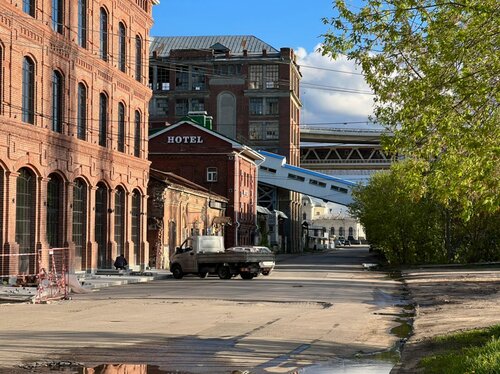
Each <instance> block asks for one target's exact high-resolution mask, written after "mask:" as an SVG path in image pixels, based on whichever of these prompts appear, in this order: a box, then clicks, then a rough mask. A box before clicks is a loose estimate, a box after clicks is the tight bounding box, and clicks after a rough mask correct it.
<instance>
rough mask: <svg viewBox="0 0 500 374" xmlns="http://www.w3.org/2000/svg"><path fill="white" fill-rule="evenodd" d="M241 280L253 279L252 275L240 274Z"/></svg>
mask: <svg viewBox="0 0 500 374" xmlns="http://www.w3.org/2000/svg"><path fill="white" fill-rule="evenodd" d="M240 276H241V279H253V277H254V275H253V274H252V273H248V272H246V271H245V272H243V273H240Z"/></svg>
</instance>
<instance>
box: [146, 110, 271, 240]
mask: <svg viewBox="0 0 500 374" xmlns="http://www.w3.org/2000/svg"><path fill="white" fill-rule="evenodd" d="M197 121H198V122H197ZM199 123H202V124H205V125H206V126H207V127H204V126H201V125H200V124H199ZM209 127H210V121H208V119H207V118H206V116H205V115H204V114H202V115H201V116H197V118H194V119H191V118H190V117H186V118H185V119H183V120H181V121H179V122H178V123H176V124H174V125H171V126H168V127H166V128H164V129H161V130H160V131H156V132H155V133H154V134H151V135H150V137H149V159H150V161H151V162H152V167H153V168H155V169H158V170H161V171H167V172H172V173H174V174H176V175H179V176H181V177H183V178H186V179H188V180H190V181H192V182H194V183H196V184H198V185H200V186H202V187H204V188H206V189H207V190H208V191H210V192H213V193H215V194H218V195H221V196H224V197H226V198H227V199H228V204H227V208H226V216H227V217H229V218H230V220H231V225H228V226H227V227H226V228H225V231H224V234H225V245H226V247H232V246H235V245H244V244H246V245H252V244H254V243H255V236H256V234H257V232H256V231H257V228H258V227H257V167H258V165H257V163H258V162H259V161H262V160H263V157H262V156H261V155H260V154H259V153H257V152H256V151H254V150H252V149H251V148H249V147H247V146H245V145H242V144H240V143H238V142H236V141H234V140H232V139H230V138H227V137H225V136H224V135H221V134H219V133H218V132H215V131H212V130H211V129H210V128H209Z"/></svg>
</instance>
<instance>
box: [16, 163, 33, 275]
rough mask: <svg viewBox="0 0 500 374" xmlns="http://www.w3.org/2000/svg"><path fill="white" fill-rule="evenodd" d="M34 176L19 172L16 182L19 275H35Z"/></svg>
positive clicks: (26, 171) (30, 173) (22, 171)
mask: <svg viewBox="0 0 500 374" xmlns="http://www.w3.org/2000/svg"><path fill="white" fill-rule="evenodd" d="M35 196H36V180H35V174H34V173H33V172H32V171H31V170H30V169H28V168H22V169H20V170H19V176H18V177H17V181H16V242H17V244H18V245H19V255H20V256H19V268H18V270H19V273H20V274H34V273H35V262H36V261H35V260H36V259H35V226H36V225H35V214H36V212H35V210H36V209H35V206H36V205H35V204H36V200H35V199H36V198H35Z"/></svg>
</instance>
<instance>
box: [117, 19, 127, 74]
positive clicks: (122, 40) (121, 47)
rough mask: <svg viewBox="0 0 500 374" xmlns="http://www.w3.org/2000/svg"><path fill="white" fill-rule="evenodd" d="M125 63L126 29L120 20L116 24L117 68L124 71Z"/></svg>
mask: <svg viewBox="0 0 500 374" xmlns="http://www.w3.org/2000/svg"><path fill="white" fill-rule="evenodd" d="M126 63H127V31H126V30H125V25H124V24H123V23H122V22H120V23H119V24H118V69H120V70H121V71H123V72H124V71H125V65H126Z"/></svg>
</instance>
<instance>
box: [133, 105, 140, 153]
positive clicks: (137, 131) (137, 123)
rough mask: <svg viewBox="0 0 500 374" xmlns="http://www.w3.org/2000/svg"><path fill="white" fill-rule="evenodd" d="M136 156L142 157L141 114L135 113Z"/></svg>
mask: <svg viewBox="0 0 500 374" xmlns="http://www.w3.org/2000/svg"><path fill="white" fill-rule="evenodd" d="M134 156H135V157H140V156H141V112H139V111H138V110H136V111H135V124H134Z"/></svg>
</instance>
